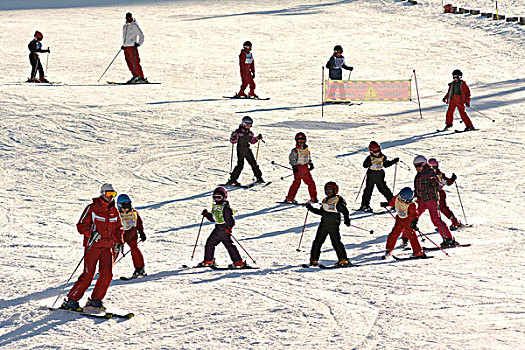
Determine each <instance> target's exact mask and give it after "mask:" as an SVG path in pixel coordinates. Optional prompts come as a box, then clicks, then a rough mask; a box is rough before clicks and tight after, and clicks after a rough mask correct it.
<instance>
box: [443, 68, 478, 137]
mask: <svg viewBox="0 0 525 350" xmlns="http://www.w3.org/2000/svg"><path fill="white" fill-rule="evenodd" d="M452 77H453V78H454V80H453V81H452V82H451V83H450V84H448V91H447V93H446V94H445V96H444V97H443V102H444V103H448V109H447V116H446V121H445V123H446V125H445V130H446V129H448V128H451V127H452V122H453V120H454V111H455V110H456V108H457V109H458V112H459V116H460V117H461V120H462V121H463V123H465V131H472V130H475V128H474V126H473V125H472V121H470V118H469V117H468V115H467V112H465V106H467V107H470V89H469V87H468V85H467V83H466V82H465V81H463V80H461V78H462V77H463V73H461V71H460V70H459V69H455V70H454V71H453V72H452Z"/></svg>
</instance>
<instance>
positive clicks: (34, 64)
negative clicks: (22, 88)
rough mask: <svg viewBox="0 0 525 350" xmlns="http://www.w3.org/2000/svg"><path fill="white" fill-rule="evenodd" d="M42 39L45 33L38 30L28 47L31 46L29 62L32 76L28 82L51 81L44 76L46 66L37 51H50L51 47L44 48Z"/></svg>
mask: <svg viewBox="0 0 525 350" xmlns="http://www.w3.org/2000/svg"><path fill="white" fill-rule="evenodd" d="M42 39H44V35H43V34H42V33H41V32H39V31H38V30H37V31H36V32H35V35H34V39H33V40H31V41H30V42H29V44H28V45H27V47H28V48H29V62H30V63H31V76H30V77H29V79H27V82H28V83H49V81H47V79H46V78H44V68H43V67H42V63H41V62H40V58H39V57H38V54H37V52H42V53H50V52H51V51H49V47H48V48H47V49H46V50H43V49H42V43H41V41H42ZM37 71H38V75H39V79H35V78H36V72H37Z"/></svg>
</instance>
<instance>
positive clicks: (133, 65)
mask: <svg viewBox="0 0 525 350" xmlns="http://www.w3.org/2000/svg"><path fill="white" fill-rule="evenodd" d="M124 57H125V58H126V63H127V64H128V69H129V71H130V72H131V74H133V76H134V77H141V78H144V73H143V72H142V67H141V66H140V57H139V50H138V48H136V47H135V46H126V47H124Z"/></svg>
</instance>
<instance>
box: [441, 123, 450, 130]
mask: <svg viewBox="0 0 525 350" xmlns="http://www.w3.org/2000/svg"><path fill="white" fill-rule="evenodd" d="M451 127H452V124H447V125H445V128H444V129H443V131H445V130H448V129H450V128H451Z"/></svg>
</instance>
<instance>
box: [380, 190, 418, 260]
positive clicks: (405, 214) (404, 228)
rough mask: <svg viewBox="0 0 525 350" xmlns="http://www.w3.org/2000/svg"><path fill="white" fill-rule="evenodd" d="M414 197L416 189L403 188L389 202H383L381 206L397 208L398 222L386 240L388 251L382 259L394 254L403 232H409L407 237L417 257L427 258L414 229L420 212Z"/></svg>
mask: <svg viewBox="0 0 525 350" xmlns="http://www.w3.org/2000/svg"><path fill="white" fill-rule="evenodd" d="M413 198H414V191H412V189H410V187H405V188H403V189H402V190H401V191H400V192H399V194H398V195H397V196H394V197H393V198H392V199H391V200H390V201H389V202H382V203H381V206H382V207H383V208H386V207H388V206H390V207H394V208H395V209H396V213H397V215H396V223H395V224H394V227H393V228H392V231H391V232H390V234H389V235H388V238H387V241H386V252H385V255H383V257H382V259H387V258H388V257H390V256H391V255H392V251H393V250H394V248H395V246H396V241H397V238H398V237H399V235H400V234H401V232H404V233H406V234H407V239H409V240H410V245H411V246H412V252H413V254H414V257H415V258H426V255H425V253H423V249H422V248H421V245H420V244H419V240H418V239H417V235H416V233H415V232H414V230H417V229H418V228H417V220H418V212H417V209H416V204H415V203H413V202H412V199H413Z"/></svg>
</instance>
